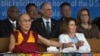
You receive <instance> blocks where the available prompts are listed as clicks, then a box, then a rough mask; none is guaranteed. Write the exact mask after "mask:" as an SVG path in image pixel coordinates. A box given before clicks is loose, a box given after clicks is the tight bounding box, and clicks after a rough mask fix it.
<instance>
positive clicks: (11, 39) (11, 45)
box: [9, 34, 15, 52]
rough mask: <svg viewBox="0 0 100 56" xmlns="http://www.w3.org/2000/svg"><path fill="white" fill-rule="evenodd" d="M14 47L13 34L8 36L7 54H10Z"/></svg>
mask: <svg viewBox="0 0 100 56" xmlns="http://www.w3.org/2000/svg"><path fill="white" fill-rule="evenodd" d="M14 47H15V38H14V36H13V34H11V36H10V44H9V52H12V51H13V49H14Z"/></svg>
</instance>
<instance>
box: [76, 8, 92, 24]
mask: <svg viewBox="0 0 100 56" xmlns="http://www.w3.org/2000/svg"><path fill="white" fill-rule="evenodd" d="M83 11H87V13H88V16H89V21H88V24H90V23H91V20H90V11H89V9H87V8H82V9H81V10H80V11H79V12H78V15H77V20H76V21H77V25H80V24H81V23H82V21H81V13H82V12H83Z"/></svg>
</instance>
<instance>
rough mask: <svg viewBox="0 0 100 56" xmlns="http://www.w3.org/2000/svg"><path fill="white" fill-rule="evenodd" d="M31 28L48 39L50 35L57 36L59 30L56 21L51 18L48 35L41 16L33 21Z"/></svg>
mask: <svg viewBox="0 0 100 56" xmlns="http://www.w3.org/2000/svg"><path fill="white" fill-rule="evenodd" d="M31 30H33V31H36V32H37V33H39V34H40V35H41V36H43V37H45V38H48V39H50V38H52V37H58V35H59V32H58V30H59V25H58V22H57V21H56V20H54V19H51V32H50V34H49V35H48V34H47V31H46V28H45V25H44V22H43V20H42V18H40V19H38V20H35V21H33V23H32V27H31Z"/></svg>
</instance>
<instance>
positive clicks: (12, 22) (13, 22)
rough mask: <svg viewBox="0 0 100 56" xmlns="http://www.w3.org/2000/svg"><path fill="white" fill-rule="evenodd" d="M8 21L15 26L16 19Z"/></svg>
mask: <svg viewBox="0 0 100 56" xmlns="http://www.w3.org/2000/svg"><path fill="white" fill-rule="evenodd" d="M9 21H10V22H11V24H13V26H14V28H16V20H15V21H12V20H10V19H9Z"/></svg>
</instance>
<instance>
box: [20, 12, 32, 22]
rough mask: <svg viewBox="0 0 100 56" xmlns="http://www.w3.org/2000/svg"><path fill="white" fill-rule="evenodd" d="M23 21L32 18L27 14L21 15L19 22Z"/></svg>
mask: <svg viewBox="0 0 100 56" xmlns="http://www.w3.org/2000/svg"><path fill="white" fill-rule="evenodd" d="M23 19H31V18H30V16H29V14H27V13H25V14H21V15H20V16H19V21H20V20H23Z"/></svg>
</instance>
